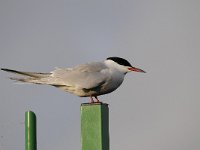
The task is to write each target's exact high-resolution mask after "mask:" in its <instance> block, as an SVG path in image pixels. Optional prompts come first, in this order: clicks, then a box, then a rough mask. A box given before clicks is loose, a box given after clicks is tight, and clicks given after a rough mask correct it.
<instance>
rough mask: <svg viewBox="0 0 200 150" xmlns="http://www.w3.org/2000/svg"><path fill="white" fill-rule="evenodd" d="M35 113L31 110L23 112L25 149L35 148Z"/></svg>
mask: <svg viewBox="0 0 200 150" xmlns="http://www.w3.org/2000/svg"><path fill="white" fill-rule="evenodd" d="M36 138H37V137H36V115H35V113H34V112H32V111H26V112H25V150H37V139H36Z"/></svg>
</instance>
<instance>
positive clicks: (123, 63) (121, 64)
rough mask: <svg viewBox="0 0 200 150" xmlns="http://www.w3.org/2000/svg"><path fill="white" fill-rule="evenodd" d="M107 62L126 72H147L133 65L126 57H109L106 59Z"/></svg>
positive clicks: (110, 65) (112, 66)
mask: <svg viewBox="0 0 200 150" xmlns="http://www.w3.org/2000/svg"><path fill="white" fill-rule="evenodd" d="M105 62H106V64H107V65H108V66H109V67H111V68H115V69H117V70H119V71H120V72H123V73H124V74H126V73H127V72H131V71H135V72H142V73H146V72H145V71H144V70H142V69H139V68H136V67H133V66H132V65H131V64H130V63H129V62H128V61H127V60H126V59H124V58H120V57H108V58H107V59H106V61H105Z"/></svg>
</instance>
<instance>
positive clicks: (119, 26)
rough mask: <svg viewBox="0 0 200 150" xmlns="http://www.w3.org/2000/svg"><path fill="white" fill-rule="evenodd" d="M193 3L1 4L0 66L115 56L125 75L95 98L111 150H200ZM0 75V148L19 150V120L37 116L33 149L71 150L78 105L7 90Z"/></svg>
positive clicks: (49, 93) (44, 0)
mask: <svg viewBox="0 0 200 150" xmlns="http://www.w3.org/2000/svg"><path fill="white" fill-rule="evenodd" d="M199 8H200V1H198V0H152V1H149V0H140V1H139V0H123V1H122V0H121V1H119V0H115V1H114V0H106V1H105V0H101V1H94V0H85V1H83V0H57V1H54V0H34V1H33V0H29V1H27V0H17V1H16V0H1V1H0V20H1V25H0V52H1V53H0V54H1V55H0V67H7V68H11V69H18V70H24V71H39V72H40V71H41V72H42V71H43V72H49V71H51V70H53V69H54V68H55V67H73V66H75V65H77V64H81V63H86V62H91V61H102V60H104V59H106V58H107V57H110V56H119V57H123V58H125V59H127V60H129V62H130V63H131V64H133V65H134V66H136V67H139V68H141V69H143V70H145V71H146V72H147V73H146V74H141V73H130V74H128V75H127V76H126V77H125V81H124V83H123V84H122V86H121V87H120V88H119V89H117V90H116V91H115V92H113V93H111V94H108V95H105V96H101V97H99V99H100V100H102V101H103V102H105V103H108V104H109V108H110V149H111V150H122V149H137V150H147V149H148V150H198V149H200V117H199V116H200V109H199V108H200V93H199V90H200V69H199V65H200V58H199V56H200V9H199ZM9 76H10V74H8V73H5V72H2V71H0V83H1V84H0V91H1V94H0V95H1V98H0V150H11V149H15V150H22V149H24V123H23V122H24V113H25V111H27V110H32V111H34V112H35V113H36V115H37V119H38V120H37V122H38V149H41V150H55V149H60V150H64V149H65V150H69V149H70V150H80V149H81V143H80V105H81V103H83V102H87V101H88V98H79V97H77V96H74V95H72V94H69V93H65V92H63V91H61V90H58V89H56V88H54V87H50V86H39V85H31V84H28V85H21V84H14V82H13V81H11V80H9V79H8V77H9Z"/></svg>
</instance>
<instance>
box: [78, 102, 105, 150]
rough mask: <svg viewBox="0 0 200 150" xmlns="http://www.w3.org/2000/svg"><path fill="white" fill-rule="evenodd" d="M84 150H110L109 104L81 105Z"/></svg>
mask: <svg viewBox="0 0 200 150" xmlns="http://www.w3.org/2000/svg"><path fill="white" fill-rule="evenodd" d="M81 144H82V150H109V108H108V104H103V103H91V104H90V103H89V104H87V103H86V104H81Z"/></svg>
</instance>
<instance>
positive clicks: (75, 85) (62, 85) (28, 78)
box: [1, 57, 145, 103]
mask: <svg viewBox="0 0 200 150" xmlns="http://www.w3.org/2000/svg"><path fill="white" fill-rule="evenodd" d="M1 70H3V71H7V72H11V73H15V74H18V75H20V77H10V79H12V80H15V81H20V82H25V83H33V84H44V85H51V86H54V87H57V88H59V89H62V90H63V91H65V92H69V93H72V94H74V95H77V96H79V97H89V98H90V103H101V101H100V100H99V99H98V96H100V95H104V94H108V93H111V92H113V91H115V90H116V89H117V88H118V87H119V86H120V85H121V84H122V82H123V81H124V77H125V75H126V74H127V73H128V72H132V71H135V72H141V73H145V71H144V70H142V69H139V68H136V67H133V66H132V65H131V64H130V63H129V62H128V61H127V60H126V59H124V58H121V57H108V58H106V60H104V61H101V62H90V63H85V64H81V65H77V66H75V67H73V68H55V70H53V71H51V72H49V73H41V72H24V71H17V70H12V69H7V68H1ZM94 98H95V99H94ZM95 100H96V101H95Z"/></svg>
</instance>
